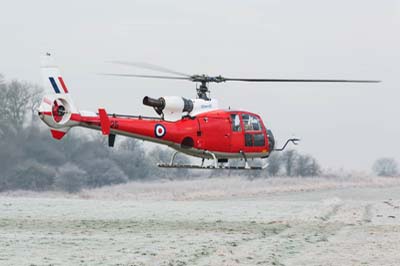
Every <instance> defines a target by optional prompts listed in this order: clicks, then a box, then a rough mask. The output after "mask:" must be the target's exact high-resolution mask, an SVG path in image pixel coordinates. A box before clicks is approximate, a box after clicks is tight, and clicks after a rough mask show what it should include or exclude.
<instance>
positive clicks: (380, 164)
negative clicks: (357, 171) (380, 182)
mask: <svg viewBox="0 0 400 266" xmlns="http://www.w3.org/2000/svg"><path fill="white" fill-rule="evenodd" d="M372 170H373V171H374V173H375V174H377V175H378V176H397V175H398V174H399V172H398V165H397V162H396V161H395V160H394V159H393V158H380V159H378V160H376V161H375V163H374V165H373V167H372Z"/></svg>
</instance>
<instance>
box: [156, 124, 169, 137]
mask: <svg viewBox="0 0 400 266" xmlns="http://www.w3.org/2000/svg"><path fill="white" fill-rule="evenodd" d="M154 133H155V135H156V137H157V138H162V137H164V136H165V133H167V130H166V129H165V127H164V126H163V125H161V124H157V125H156V126H155V127H154Z"/></svg>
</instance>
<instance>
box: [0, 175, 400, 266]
mask: <svg viewBox="0 0 400 266" xmlns="http://www.w3.org/2000/svg"><path fill="white" fill-rule="evenodd" d="M399 250H400V179H394V178H351V179H340V180H333V179H315V178H309V179H292V178H279V179H278V178H277V179H267V180H258V179H256V180H253V181H249V180H246V179H241V178H229V179H228V178H218V179H202V180H194V181H165V182H157V183H156V182H152V183H139V182H138V183H130V184H126V185H118V186H113V187H108V188H101V189H96V190H90V191H82V192H81V193H79V194H76V195H68V194H63V193H27V192H22V191H20V192H13V193H3V194H0V264H1V265H399V262H400V253H399Z"/></svg>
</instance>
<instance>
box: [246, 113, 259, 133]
mask: <svg viewBox="0 0 400 266" xmlns="http://www.w3.org/2000/svg"><path fill="white" fill-rule="evenodd" d="M242 118H243V124H244V130H245V131H261V130H262V128H261V123H260V120H259V119H258V118H257V117H256V116H254V115H249V114H243V115H242Z"/></svg>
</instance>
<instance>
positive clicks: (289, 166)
mask: <svg viewBox="0 0 400 266" xmlns="http://www.w3.org/2000/svg"><path fill="white" fill-rule="evenodd" d="M297 158H298V153H297V151H295V150H288V151H285V152H284V153H283V154H282V158H281V160H282V164H283V167H284V168H285V171H286V175H287V176H294V174H295V171H294V169H295V168H296V162H297Z"/></svg>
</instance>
